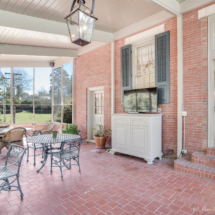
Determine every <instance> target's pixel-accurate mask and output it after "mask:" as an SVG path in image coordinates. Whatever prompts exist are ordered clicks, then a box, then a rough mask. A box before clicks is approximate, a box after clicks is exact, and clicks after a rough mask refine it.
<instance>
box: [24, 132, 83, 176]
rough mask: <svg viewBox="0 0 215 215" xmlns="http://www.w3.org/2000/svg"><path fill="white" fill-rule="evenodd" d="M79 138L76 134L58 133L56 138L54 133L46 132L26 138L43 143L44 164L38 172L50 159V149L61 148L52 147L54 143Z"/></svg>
mask: <svg viewBox="0 0 215 215" xmlns="http://www.w3.org/2000/svg"><path fill="white" fill-rule="evenodd" d="M78 138H80V136H79V135H75V134H57V137H56V138H54V137H53V136H52V134H44V135H38V136H32V137H28V138H27V139H26V141H27V142H29V143H35V144H42V145H43V147H44V160H43V162H42V163H43V164H42V166H41V167H40V169H38V170H37V172H39V171H40V170H41V169H42V168H43V167H44V166H45V164H46V161H47V159H48V155H49V154H51V153H50V152H49V151H50V150H51V149H59V148H54V147H52V144H54V143H62V142H64V141H66V140H75V139H78Z"/></svg>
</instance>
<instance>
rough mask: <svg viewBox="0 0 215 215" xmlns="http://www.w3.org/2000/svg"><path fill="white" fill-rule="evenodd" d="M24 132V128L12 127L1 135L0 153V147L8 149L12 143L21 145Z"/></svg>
mask: <svg viewBox="0 0 215 215" xmlns="http://www.w3.org/2000/svg"><path fill="white" fill-rule="evenodd" d="M25 132H26V129H25V128H22V127H19V128H13V129H11V130H9V131H8V132H7V133H5V134H4V136H2V138H1V139H0V153H1V149H2V148H4V147H6V148H7V149H9V147H10V145H11V144H12V143H14V144H17V145H20V146H23V135H24V134H25Z"/></svg>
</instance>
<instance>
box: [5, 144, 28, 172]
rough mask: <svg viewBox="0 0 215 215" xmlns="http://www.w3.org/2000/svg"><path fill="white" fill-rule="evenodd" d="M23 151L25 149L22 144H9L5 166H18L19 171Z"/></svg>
mask: <svg viewBox="0 0 215 215" xmlns="http://www.w3.org/2000/svg"><path fill="white" fill-rule="evenodd" d="M25 151H26V149H25V148H24V147H23V146H19V145H16V144H11V145H10V148H9V150H8V152H7V157H6V161H5V166H6V165H11V166H12V165H15V166H18V171H19V168H20V166H21V162H22V158H23V156H24V154H25Z"/></svg>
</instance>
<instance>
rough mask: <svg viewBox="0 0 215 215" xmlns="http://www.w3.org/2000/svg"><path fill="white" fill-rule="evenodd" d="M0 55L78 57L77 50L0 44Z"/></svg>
mask: <svg viewBox="0 0 215 215" xmlns="http://www.w3.org/2000/svg"><path fill="white" fill-rule="evenodd" d="M0 54H10V55H34V56H56V57H77V56H78V55H77V50H71V49H58V48H45V47H35V46H20V45H10V44H0Z"/></svg>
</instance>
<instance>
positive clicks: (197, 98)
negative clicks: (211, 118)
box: [183, 9, 208, 152]
mask: <svg viewBox="0 0 215 215" xmlns="http://www.w3.org/2000/svg"><path fill="white" fill-rule="evenodd" d="M198 10H199V9H198ZM198 10H194V11H191V12H189V13H187V14H185V15H184V16H183V18H184V110H186V111H187V112H188V116H187V117H186V131H185V132H186V149H187V150H188V151H189V152H193V151H196V150H202V149H205V148H206V147H207V135H208V129H207V127H208V125H207V123H208V39H207V36H208V28H207V24H208V23H207V17H205V18H202V19H201V20H199V19H198Z"/></svg>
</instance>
